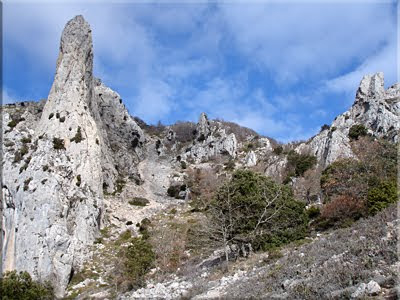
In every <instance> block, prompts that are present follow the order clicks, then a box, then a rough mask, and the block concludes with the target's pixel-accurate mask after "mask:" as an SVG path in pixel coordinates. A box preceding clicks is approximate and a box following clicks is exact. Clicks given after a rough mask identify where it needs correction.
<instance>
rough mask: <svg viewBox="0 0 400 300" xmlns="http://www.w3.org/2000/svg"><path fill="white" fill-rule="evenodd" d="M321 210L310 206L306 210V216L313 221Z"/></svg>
mask: <svg viewBox="0 0 400 300" xmlns="http://www.w3.org/2000/svg"><path fill="white" fill-rule="evenodd" d="M320 214H321V210H320V208H319V207H318V206H311V207H309V208H308V209H307V215H308V218H309V219H315V218H317V217H319V215H320Z"/></svg>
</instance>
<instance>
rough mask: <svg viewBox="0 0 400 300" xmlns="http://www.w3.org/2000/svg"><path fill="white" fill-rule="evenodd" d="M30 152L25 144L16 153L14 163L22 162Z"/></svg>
mask: <svg viewBox="0 0 400 300" xmlns="http://www.w3.org/2000/svg"><path fill="white" fill-rule="evenodd" d="M28 152H29V148H28V146H27V145H25V144H23V145H22V147H21V149H19V150H17V151H15V154H14V162H15V163H17V162H20V161H21V160H22V158H23V157H24V155H25V154H28Z"/></svg>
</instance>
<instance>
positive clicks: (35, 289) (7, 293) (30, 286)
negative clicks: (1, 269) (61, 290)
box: [0, 271, 54, 300]
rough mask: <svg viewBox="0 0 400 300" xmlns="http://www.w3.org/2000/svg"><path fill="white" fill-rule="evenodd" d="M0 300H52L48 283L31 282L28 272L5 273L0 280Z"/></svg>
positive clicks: (51, 290)
mask: <svg viewBox="0 0 400 300" xmlns="http://www.w3.org/2000/svg"><path fill="white" fill-rule="evenodd" d="M0 291H1V299H4V300H11V299H26V300H30V299H32V300H33V299H42V300H47V299H49V300H51V299H54V296H53V289H52V287H51V286H50V284H49V283H40V282H38V281H35V280H32V278H31V276H30V275H29V273H28V272H19V273H17V272H16V271H11V272H5V273H4V274H3V277H2V278H0Z"/></svg>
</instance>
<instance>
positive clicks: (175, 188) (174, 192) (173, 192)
mask: <svg viewBox="0 0 400 300" xmlns="http://www.w3.org/2000/svg"><path fill="white" fill-rule="evenodd" d="M185 190H186V184H181V185H179V184H178V185H176V184H173V185H171V186H170V187H169V188H168V190H167V194H168V196H170V197H173V198H176V199H180V196H179V193H180V192H181V191H185Z"/></svg>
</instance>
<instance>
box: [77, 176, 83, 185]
mask: <svg viewBox="0 0 400 300" xmlns="http://www.w3.org/2000/svg"><path fill="white" fill-rule="evenodd" d="M81 183H82V178H81V175H78V176H76V186H81Z"/></svg>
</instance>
